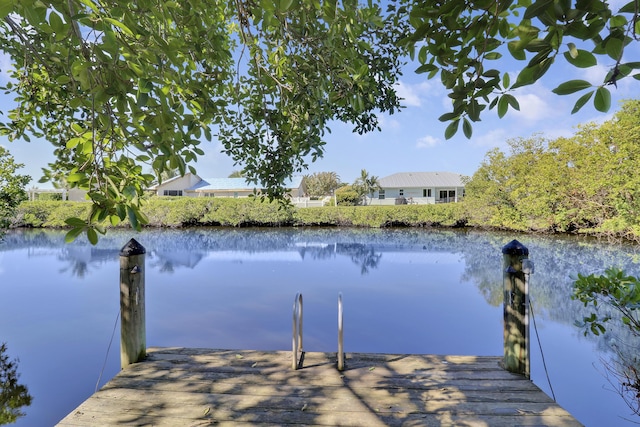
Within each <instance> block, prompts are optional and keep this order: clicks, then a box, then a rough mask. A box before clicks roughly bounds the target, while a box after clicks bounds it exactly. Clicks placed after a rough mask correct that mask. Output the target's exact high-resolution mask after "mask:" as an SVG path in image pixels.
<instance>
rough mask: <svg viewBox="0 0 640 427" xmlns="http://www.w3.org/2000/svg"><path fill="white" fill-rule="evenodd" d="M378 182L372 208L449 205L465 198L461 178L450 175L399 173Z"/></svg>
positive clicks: (450, 173)
mask: <svg viewBox="0 0 640 427" xmlns="http://www.w3.org/2000/svg"><path fill="white" fill-rule="evenodd" d="M378 182H379V184H380V190H379V191H376V192H375V193H374V194H373V198H372V199H371V204H373V205H376V204H377V205H394V204H404V203H405V201H406V203H411V204H414V203H415V204H433V203H450V202H459V201H461V200H462V197H464V181H463V176H462V175H460V174H457V173H452V172H401V173H395V174H393V175H389V176H386V177H384V178H380V179H379V180H378Z"/></svg>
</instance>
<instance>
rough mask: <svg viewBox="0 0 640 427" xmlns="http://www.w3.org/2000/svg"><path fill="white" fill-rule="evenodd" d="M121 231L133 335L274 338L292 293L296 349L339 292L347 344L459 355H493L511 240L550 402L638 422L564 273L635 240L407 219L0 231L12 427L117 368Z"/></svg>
mask: <svg viewBox="0 0 640 427" xmlns="http://www.w3.org/2000/svg"><path fill="white" fill-rule="evenodd" d="M131 237H135V238H136V240H138V241H139V242H140V243H141V244H142V245H143V246H145V248H146V249H147V255H146V266H145V269H146V270H145V275H146V294H147V301H146V310H147V319H146V325H147V344H148V346H188V347H210V348H226V349H235V348H238V349H261V350H288V349H290V346H291V311H292V305H293V301H294V296H295V295H296V293H297V292H302V293H303V295H304V304H305V305H304V334H305V336H304V343H305V349H306V350H308V351H336V348H337V297H338V293H339V292H342V294H343V300H344V323H345V350H346V351H347V352H385V353H431V354H472V355H501V354H502V351H503V350H502V301H501V298H502V272H501V269H502V254H501V248H502V246H504V245H505V244H506V243H508V242H509V241H510V240H512V239H513V238H517V239H518V240H519V241H521V242H522V243H524V244H525V245H526V246H527V247H528V248H529V250H530V258H531V259H532V260H534V262H535V265H536V272H535V273H534V275H533V276H532V280H531V295H532V298H533V303H534V306H533V308H534V312H535V314H536V320H537V329H538V332H539V334H540V340H541V341H542V346H543V352H544V356H545V359H546V363H547V368H548V372H549V376H550V379H551V385H552V387H553V391H554V392H555V394H556V396H557V399H558V402H559V403H560V404H561V405H562V406H563V407H564V408H566V409H567V410H569V411H570V412H571V413H572V414H573V415H574V416H575V417H576V418H578V419H579V420H580V421H581V422H583V423H584V424H585V425H587V426H618V425H619V426H625V425H633V424H632V423H631V422H629V421H626V420H625V419H624V418H629V419H631V420H635V421H636V422H638V421H640V419H639V417H637V416H636V417H635V418H634V417H633V416H632V415H630V414H631V411H630V409H629V408H628V407H627V406H626V405H625V403H624V402H623V400H622V398H621V397H620V396H619V395H618V393H616V392H615V391H614V390H613V387H612V385H611V384H610V383H609V381H608V380H607V378H605V376H604V375H603V367H602V361H601V359H604V360H607V359H608V358H610V357H611V353H610V352H609V350H608V349H607V347H606V346H604V345H602V343H603V341H602V340H600V341H599V340H597V339H595V338H593V337H587V338H585V337H584V336H583V335H582V332H581V331H579V330H578V329H577V328H576V327H575V326H574V325H573V322H574V321H575V320H576V318H581V316H582V315H583V314H584V313H585V312H584V309H583V308H582V306H581V304H579V303H577V302H575V301H572V300H571V299H570V293H571V283H572V280H571V277H572V276H575V274H577V272H586V273H588V272H591V271H601V270H602V269H603V268H605V267H607V266H611V265H619V266H622V267H624V268H626V269H627V270H628V271H630V272H632V273H633V272H637V271H638V266H637V264H636V260H637V253H636V250H637V248H636V247H634V246H629V245H617V246H616V245H611V244H604V243H601V242H597V241H594V240H589V239H578V238H550V237H546V238H539V237H534V236H528V235H513V234H502V233H479V232H454V231H430V230H414V229H410V230H409V229H400V230H357V229H355V230H354V229H348V230H344V229H304V230H297V229H224V228H212V229H189V230H154V231H145V232H143V233H140V234H135V233H134V234H131V232H124V231H114V232H110V233H109V234H108V236H107V237H106V238H103V239H102V240H101V241H100V243H99V244H98V245H97V246H96V247H92V246H91V245H89V244H88V243H86V242H85V241H78V242H75V243H73V244H70V245H65V244H64V232H42V231H16V232H11V233H9V234H8V235H7V236H6V238H5V241H4V243H3V244H0V292H1V293H0V295H2V310H1V311H0V342H6V343H7V345H8V351H9V355H10V356H11V357H12V358H19V372H20V374H21V376H20V382H21V383H24V384H25V385H27V386H28V388H29V392H30V394H31V395H32V396H33V399H34V400H33V404H32V405H31V406H30V407H28V408H24V410H25V412H26V416H25V417H23V418H20V419H19V421H18V422H17V423H16V424H15V425H16V426H47V425H53V424H55V423H56V422H57V421H59V420H60V419H62V418H63V417H64V416H65V415H66V414H68V413H69V412H71V411H72V410H73V409H74V408H75V407H77V406H78V405H79V404H80V403H81V402H82V401H84V400H85V399H86V398H88V397H89V396H90V395H91V394H92V393H93V392H94V390H95V387H96V384H98V385H100V386H101V385H103V384H104V383H105V382H106V381H108V380H109V379H110V378H111V377H113V375H115V374H116V373H117V372H118V370H119V369H120V366H119V364H120V361H119V324H117V319H118V309H119V302H118V298H119V288H118V286H119V265H118V254H119V250H120V248H121V247H122V246H123V245H124V244H125V243H126V242H127V241H128V240H129V239H130V238H131ZM638 274H640V272H638ZM114 331H115V335H114ZM612 332H615V331H614V330H612ZM533 333H534V332H533V331H532V335H533ZM112 337H113V338H112ZM532 343H533V345H534V348H533V349H532V380H533V381H534V382H535V383H536V384H537V385H538V386H539V387H541V388H542V389H543V390H545V392H547V393H548V394H549V395H551V388H550V387H549V385H548V383H547V377H546V375H545V370H544V368H543V366H542V357H541V354H540V351H539V350H538V347H537V342H536V340H535V336H534V337H533V338H532ZM632 344H633V343H632ZM110 345H111V347H110V349H109V346H110ZM108 349H109V351H108ZM107 351H108V353H107ZM99 377H101V379H100V381H99V382H98V378H99Z"/></svg>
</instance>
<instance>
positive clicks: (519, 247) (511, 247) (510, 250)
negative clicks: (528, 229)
mask: <svg viewBox="0 0 640 427" xmlns="http://www.w3.org/2000/svg"><path fill="white" fill-rule="evenodd" d="M502 253H503V254H504V255H529V249H527V247H526V246H525V245H523V244H522V243H520V242H518V241H517V240H512V241H510V242H509V243H507V244H506V245H504V247H503V248H502Z"/></svg>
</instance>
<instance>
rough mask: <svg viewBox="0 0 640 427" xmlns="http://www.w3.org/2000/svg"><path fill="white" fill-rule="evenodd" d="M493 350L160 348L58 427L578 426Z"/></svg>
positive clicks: (92, 398)
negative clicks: (297, 358) (339, 359)
mask: <svg viewBox="0 0 640 427" xmlns="http://www.w3.org/2000/svg"><path fill="white" fill-rule="evenodd" d="M499 361H500V358H498V357H478V356H433V355H408V354H399V355H383V354H359V353H356V354H348V355H347V358H346V369H345V370H344V371H342V372H339V371H338V370H337V369H336V368H335V365H336V356H335V353H334V354H329V353H306V354H305V357H304V363H303V368H302V369H299V370H297V371H294V370H292V369H291V366H290V365H291V352H284V351H282V352H259V351H247V350H209V349H184V348H156V349H149V350H148V358H147V359H146V360H145V361H144V362H141V363H136V364H133V365H131V366H129V367H127V368H126V369H124V370H122V371H121V372H120V373H119V374H118V375H116V376H115V377H114V378H113V379H112V380H111V381H109V382H108V383H107V384H106V385H105V386H104V387H103V388H102V389H101V390H100V391H98V392H97V393H95V394H94V395H93V396H92V397H91V398H89V399H88V400H87V401H85V402H84V403H82V404H81V405H80V406H79V407H78V408H76V409H75V410H74V411H73V412H71V413H70V414H69V415H68V416H67V417H66V418H64V419H63V420H62V421H61V422H60V423H59V424H58V426H61V427H71V426H123V425H129V426H134V425H135V426H140V425H149V426H151V425H153V426H172V427H173V426H206V425H220V426H224V425H234V426H235V425H287V424H289V425H323V426H367V427H371V426H385V425H386V426H449V425H458V426H491V427H499V426H510V427H511V426H580V425H581V424H580V423H579V422H578V421H577V420H575V419H574V418H573V417H572V416H571V415H570V414H569V413H568V412H567V411H565V410H564V409H562V408H561V407H560V406H558V405H557V404H556V403H554V402H553V401H552V400H551V399H550V398H549V397H548V396H547V395H546V394H544V393H543V392H542V391H541V390H540V389H539V388H538V387H536V386H535V385H534V384H533V383H532V382H531V381H529V380H527V379H525V378H524V377H522V376H519V375H515V374H511V373H509V372H507V371H505V370H503V369H502V368H501V367H500V366H499V365H498V363H499Z"/></svg>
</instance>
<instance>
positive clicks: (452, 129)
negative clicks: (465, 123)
mask: <svg viewBox="0 0 640 427" xmlns="http://www.w3.org/2000/svg"><path fill="white" fill-rule="evenodd" d="M459 125H460V119H457V120H454V121H452V122H451V123H449V126H447V128H446V129H445V131H444V137H445V139H451V138H452V137H453V136H454V135H455V134H456V132H458V126H459Z"/></svg>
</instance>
